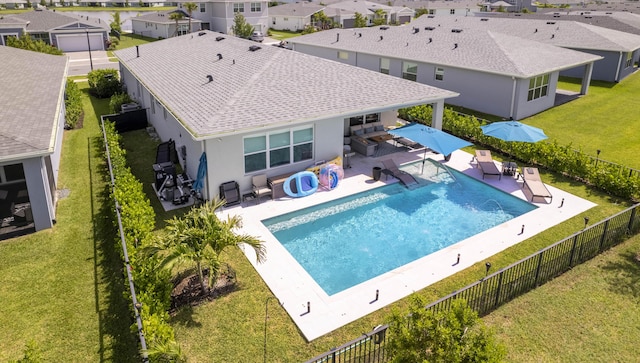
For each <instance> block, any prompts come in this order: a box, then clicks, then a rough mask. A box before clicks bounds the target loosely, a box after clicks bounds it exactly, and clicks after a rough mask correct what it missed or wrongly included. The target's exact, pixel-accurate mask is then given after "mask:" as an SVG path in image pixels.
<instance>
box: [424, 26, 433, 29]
mask: <svg viewBox="0 0 640 363" xmlns="http://www.w3.org/2000/svg"><path fill="white" fill-rule="evenodd" d="M424 30H436V28H435V27H432V26H425V27H424Z"/></svg>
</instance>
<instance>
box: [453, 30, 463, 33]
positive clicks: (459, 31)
mask: <svg viewBox="0 0 640 363" xmlns="http://www.w3.org/2000/svg"><path fill="white" fill-rule="evenodd" d="M451 32H452V33H462V29H451Z"/></svg>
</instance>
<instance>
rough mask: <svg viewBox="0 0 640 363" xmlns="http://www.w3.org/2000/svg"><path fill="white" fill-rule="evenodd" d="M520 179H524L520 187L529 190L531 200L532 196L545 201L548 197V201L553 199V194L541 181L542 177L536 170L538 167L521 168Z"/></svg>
mask: <svg viewBox="0 0 640 363" xmlns="http://www.w3.org/2000/svg"><path fill="white" fill-rule="evenodd" d="M521 175H522V179H523V180H524V184H522V188H523V189H525V187H526V190H528V191H529V193H530V194H531V201H532V202H533V198H536V197H538V198H542V199H543V200H544V201H545V202H546V200H547V198H549V203H551V201H553V196H552V195H551V192H549V189H547V187H546V186H545V185H544V183H543V182H542V178H540V173H539V172H538V168H530V167H526V168H523V171H522V174H521Z"/></svg>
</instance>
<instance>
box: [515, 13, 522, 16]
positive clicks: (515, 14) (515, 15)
mask: <svg viewBox="0 0 640 363" xmlns="http://www.w3.org/2000/svg"><path fill="white" fill-rule="evenodd" d="M513 15H514V16H522V14H518V13H516V14H513Z"/></svg>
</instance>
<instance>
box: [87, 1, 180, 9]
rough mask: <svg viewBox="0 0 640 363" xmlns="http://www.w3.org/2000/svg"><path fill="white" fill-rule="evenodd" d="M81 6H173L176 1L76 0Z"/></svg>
mask: <svg viewBox="0 0 640 363" xmlns="http://www.w3.org/2000/svg"><path fill="white" fill-rule="evenodd" d="M76 1H78V2H77V4H78V5H79V6H88V7H96V6H98V7H111V6H117V7H124V6H140V7H145V8H147V7H157V6H173V5H175V2H165V1H164V0H160V1H156V0H140V1H135V0H132V1H126V0H102V1H93V0H76ZM127 3H128V5H127Z"/></svg>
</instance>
